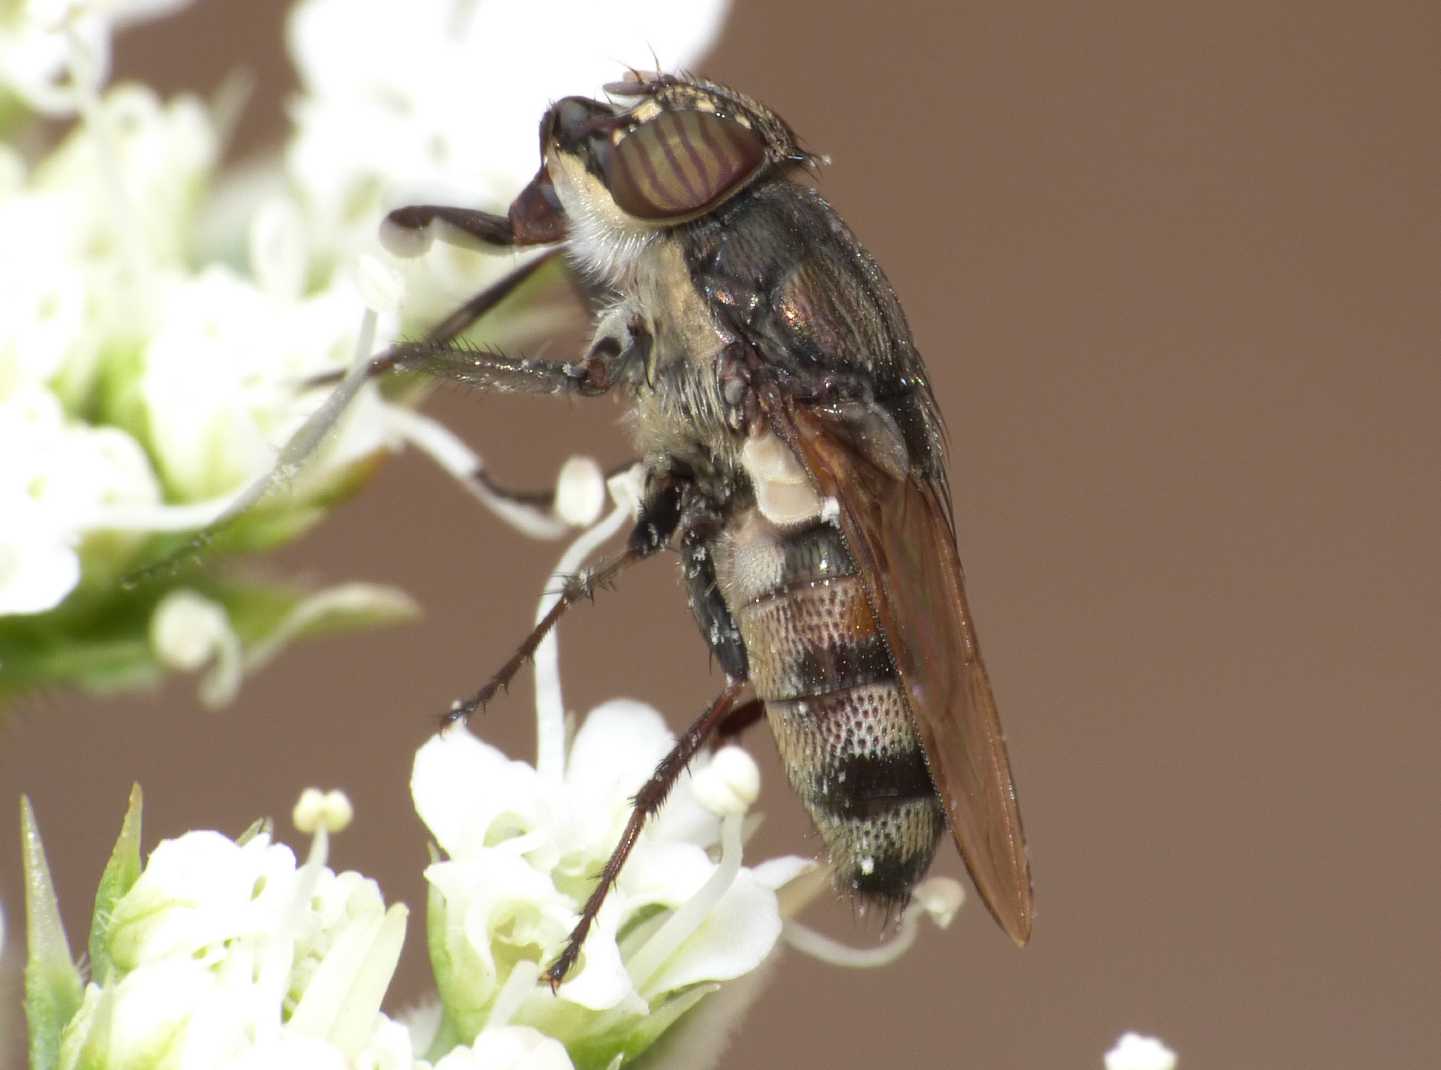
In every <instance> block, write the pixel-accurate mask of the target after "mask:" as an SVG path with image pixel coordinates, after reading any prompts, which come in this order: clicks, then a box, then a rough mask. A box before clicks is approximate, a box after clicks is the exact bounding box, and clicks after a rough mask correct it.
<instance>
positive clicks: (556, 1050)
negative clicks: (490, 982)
mask: <svg viewBox="0 0 1441 1070" xmlns="http://www.w3.org/2000/svg"><path fill="white" fill-rule="evenodd" d="M572 1067H573V1064H572V1063H571V1061H570V1055H569V1054H567V1053H566V1050H565V1045H564V1044H562V1043H561V1042H560V1041H558V1040H555V1039H554V1038H552V1037H548V1036H546V1035H545V1034H544V1033H541V1032H539V1031H537V1030H535V1029H530V1028H528V1027H526V1026H523V1025H507V1026H501V1027H499V1028H496V1029H487V1030H486V1031H485V1032H483V1033H481V1034H480V1036H478V1037H476V1038H475V1043H473V1044H466V1045H462V1046H461V1047H459V1048H455V1049H453V1050H452V1051H450V1052H449V1053H447V1054H446V1055H445V1057H444V1058H442V1059H441V1060H440V1061H439V1062H438V1063H436V1064H435V1070H572Z"/></svg>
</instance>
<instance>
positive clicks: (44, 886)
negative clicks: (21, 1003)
mask: <svg viewBox="0 0 1441 1070" xmlns="http://www.w3.org/2000/svg"><path fill="white" fill-rule="evenodd" d="M20 854H21V858H22V861H23V864H24V869H25V936H26V940H27V942H28V944H29V955H28V957H27V958H26V961H25V1021H26V1023H27V1025H28V1026H29V1031H30V1068H31V1070H51V1068H52V1067H54V1066H56V1065H57V1063H58V1061H59V1058H60V1034H61V1033H62V1032H63V1031H64V1029H65V1025H66V1023H67V1022H69V1021H70V1019H71V1018H72V1017H74V1015H75V1012H76V1011H77V1010H78V1009H79V1008H80V999H81V995H82V993H83V991H84V987H85V985H84V982H83V981H82V980H81V977H80V971H79V970H78V969H76V967H75V962H74V960H72V959H71V957H70V945H69V944H68V943H67V942H66V940H65V928H64V926H63V925H61V923H60V903H59V900H57V899H56V897H55V885H54V883H53V882H52V881H51V879H50V866H49V863H47V862H46V861H45V845H44V844H43V843H41V842H40V829H39V827H38V826H37V825H36V824H35V813H34V811H33V810H32V809H31V806H30V799H29V797H28V796H24V795H22V796H21V797H20Z"/></svg>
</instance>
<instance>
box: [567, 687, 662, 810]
mask: <svg viewBox="0 0 1441 1070" xmlns="http://www.w3.org/2000/svg"><path fill="white" fill-rule="evenodd" d="M674 745H675V737H674V736H673V735H672V734H671V732H670V729H669V728H667V727H666V723H665V718H663V717H662V716H661V715H660V713H659V712H658V711H656V710H655V709H654V708H653V707H650V706H647V705H646V704H645V703H643V702H636V701H635V700H633V699H611V700H610V701H609V702H605V703H602V704H601V705H599V706H597V707H596V708H595V709H593V710H591V711H590V713H589V714H588V715H587V716H586V718H585V720H584V721H583V722H582V723H581V726H580V729H579V731H577V732H576V734H575V742H574V743H572V744H571V748H570V758H569V760H568V761H567V763H566V772H565V779H566V782H567V783H568V784H570V785H573V786H574V787H575V788H576V789H578V790H579V791H581V792H584V793H586V794H589V795H592V796H595V797H599V798H607V797H614V796H628V795H631V794H633V793H634V792H635V789H636V788H638V787H639V786H640V785H641V784H643V783H644V782H645V780H646V778H647V777H649V776H650V774H651V773H652V772H654V771H655V766H656V763H657V762H659V761H660V760H661V759H662V758H663V757H665V755H666V753H667V752H668V751H669V750H670V749H671V747H673V746H674Z"/></svg>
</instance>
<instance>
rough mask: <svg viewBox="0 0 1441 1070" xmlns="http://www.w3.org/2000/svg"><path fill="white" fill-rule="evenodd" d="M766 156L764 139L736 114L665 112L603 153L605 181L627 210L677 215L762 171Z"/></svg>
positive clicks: (644, 215) (706, 204)
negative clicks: (608, 151) (609, 151)
mask: <svg viewBox="0 0 1441 1070" xmlns="http://www.w3.org/2000/svg"><path fill="white" fill-rule="evenodd" d="M765 155H766V154H765V143H764V142H763V141H761V139H760V138H759V137H758V136H757V135H756V134H755V133H754V132H752V131H751V130H750V129H748V128H747V127H744V126H742V125H741V124H740V123H738V122H736V121H735V120H734V119H726V118H723V117H722V116H719V115H713V114H712V113H710V112H703V111H667V112H662V113H661V114H660V115H658V116H656V117H655V118H654V119H651V120H650V121H649V122H646V123H644V124H643V125H641V126H640V127H638V128H636V129H635V130H634V131H632V132H631V133H630V134H629V135H627V136H626V138H625V139H624V140H623V141H621V143H620V144H619V145H617V146H615V149H614V150H613V151H612V152H611V153H609V154H608V155H607V157H606V158H605V163H604V168H605V177H606V184H607V186H608V187H609V188H610V194H611V196H612V197H614V198H615V203H616V204H617V205H619V206H620V209H621V211H623V212H625V213H627V214H628V215H632V216H635V217H636V218H638V219H680V218H683V217H685V216H689V215H695V214H696V213H698V212H702V211H704V210H706V209H707V208H712V207H714V206H715V205H717V204H719V203H720V202H721V201H723V200H724V199H725V198H726V197H728V196H729V195H730V194H731V193H733V192H735V191H736V190H737V189H738V188H740V186H742V185H744V184H745V183H746V182H747V181H749V180H750V179H751V178H753V177H754V176H755V174H756V173H757V172H758V171H759V170H760V167H761V164H763V163H764V162H765Z"/></svg>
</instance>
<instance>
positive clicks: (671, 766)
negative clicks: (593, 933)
mask: <svg viewBox="0 0 1441 1070" xmlns="http://www.w3.org/2000/svg"><path fill="white" fill-rule="evenodd" d="M747 686H748V685H747V682H746V681H744V680H728V681H727V682H726V686H725V689H724V690H723V691H722V692H721V693H720V694H719V695H717V696H716V697H715V700H714V701H713V702H711V704H710V706H709V707H707V709H706V711H705V712H704V713H702V714H701V715H700V716H699V717H698V718H696V721H695V723H694V724H692V725H691V726H690V727H689V728H688V729H686V731H685V734H684V735H683V736H681V737H680V739H679V740H677V741H676V745H675V746H674V747H673V748H672V749H671V751H670V753H669V754H667V755H666V756H665V757H664V758H662V759H661V760H660V764H659V765H657V766H656V767H655V772H654V773H652V774H651V775H650V779H649V780H647V781H646V782H645V784H644V785H642V786H641V789H640V791H638V792H636V794H635V800H634V802H635V808H634V809H633V810H631V812H630V820H628V821H627V822H626V825H625V831H624V832H622V833H621V837H620V842H619V843H618V844H616V846H615V850H614V851H612V852H611V856H610V858H609V859H608V860H607V861H606V864H605V869H603V870H602V871H601V874H600V880H599V882H598V883H597V884H596V886H595V890H594V891H592V892H591V893H590V898H589V899H587V900H586V901H585V906H584V907H583V908H582V909H581V912H580V921H578V922H576V925H575V928H574V929H573V930H571V934H570V938H569V939H568V940H567V941H566V945H565V949H564V950H563V951H561V953H560V954H559V955H558V956H557V957H556V960H555V961H554V962H552V963H551V964H550V968H549V969H547V970H546V971H545V973H544V974H542V975H541V980H542V981H544V982H545V983H546V984H548V985H550V988H551V991H555V990H556V989H557V988H559V987H560V983H561V981H563V980H564V979H565V975H566V974H568V973H569V972H570V971H571V969H572V967H574V966H575V963H576V960H577V959H578V958H580V950H581V947H582V945H583V944H584V943H585V937H586V934H587V933H588V932H590V927H591V923H592V922H594V921H595V916H596V915H597V914H599V913H600V908H601V904H602V903H604V902H605V897H606V896H607V895H609V894H610V890H611V887H612V886H613V885H614V884H615V879H616V877H618V876H619V875H620V871H621V867H623V866H624V865H625V860H626V859H627V858H628V857H630V852H631V849H632V848H633V847H635V841H636V839H637V838H638V837H639V836H640V831H641V829H642V828H643V827H644V826H645V823H646V820H647V819H648V818H650V816H651V815H652V814H654V813H655V812H656V811H657V810H659V809H660V807H661V804H662V803H664V802H665V800H666V796H668V795H669V794H670V791H671V788H673V787H675V782H676V780H678V779H679V778H680V775H681V773H682V772H684V771H685V769H686V766H688V765H689V764H690V761H691V759H692V758H694V757H695V756H696V754H697V753H698V752H699V751H700V749H701V747H703V746H705V742H706V740H707V739H709V738H710V736H711V734H712V733H714V732H715V730H716V729H717V727H719V726H720V725H721V724H722V723H723V722H724V721H725V720H726V718H727V716H728V715H729V714H730V713H731V712H732V711H733V710H734V708H735V703H736V699H737V697H739V695H740V693H741V692H742V691H743V690H744V689H745V688H746V687H747Z"/></svg>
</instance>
